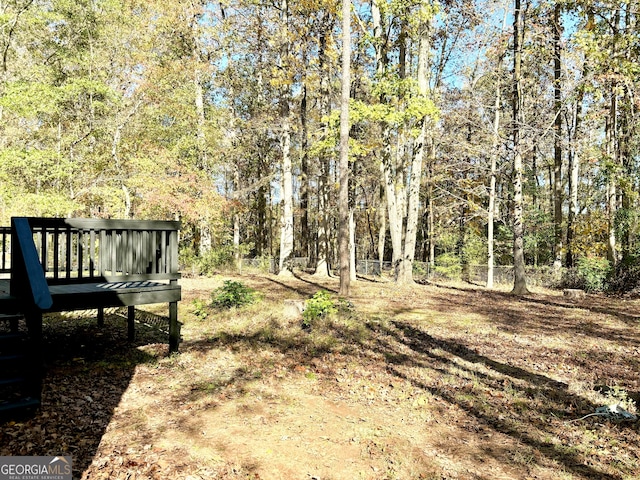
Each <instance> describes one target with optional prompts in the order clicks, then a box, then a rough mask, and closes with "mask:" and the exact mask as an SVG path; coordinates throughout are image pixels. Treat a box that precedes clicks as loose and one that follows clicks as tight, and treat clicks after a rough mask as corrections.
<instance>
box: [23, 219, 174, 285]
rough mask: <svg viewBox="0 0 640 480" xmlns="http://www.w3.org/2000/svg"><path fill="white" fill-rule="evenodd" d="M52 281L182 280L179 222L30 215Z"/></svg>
mask: <svg viewBox="0 0 640 480" xmlns="http://www.w3.org/2000/svg"><path fill="white" fill-rule="evenodd" d="M28 220H29V225H30V226H31V230H32V232H33V236H34V240H35V243H36V250H37V252H38V256H39V258H40V263H41V264H42V267H43V270H44V272H45V277H46V278H47V281H48V282H49V284H50V285H54V284H67V283H83V282H90V281H99V280H106V281H127V280H133V279H136V280H177V279H179V278H180V273H179V271H178V232H179V229H180V222H176V221H155V220H151V221H149V220H102V219H80V218H29V219H28Z"/></svg>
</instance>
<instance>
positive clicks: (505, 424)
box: [384, 322, 618, 480]
mask: <svg viewBox="0 0 640 480" xmlns="http://www.w3.org/2000/svg"><path fill="white" fill-rule="evenodd" d="M393 326H394V327H395V328H394V329H390V330H389V334H390V335H391V336H392V337H395V339H396V340H397V341H398V342H400V343H401V344H403V345H406V346H408V347H409V348H410V349H411V351H413V352H415V353H417V354H420V355H423V356H426V357H427V359H428V360H427V361H426V362H425V360H418V361H416V360H415V359H414V358H413V356H410V357H408V358H405V359H404V360H403V361H402V362H400V363H398V362H394V361H391V362H390V364H391V366H390V367H389V368H390V369H391V370H392V371H394V372H395V373H396V374H397V375H398V376H399V377H401V378H403V379H405V380H407V381H410V382H411V383H412V384H413V385H415V386H416V387H418V388H420V389H422V390H425V391H428V392H430V393H431V394H432V395H435V396H437V397H439V398H441V399H443V400H444V401H445V402H447V403H449V404H451V405H456V406H457V407H460V408H461V409H462V410H464V411H466V412H467V413H468V414H470V415H472V416H473V417H475V418H476V419H477V420H478V421H479V422H480V423H482V424H484V425H486V426H487V427H489V428H491V429H493V430H495V431H497V432H500V433H503V434H507V435H509V436H511V437H513V438H514V439H516V440H517V441H519V442H522V443H524V444H525V445H527V446H529V447H531V448H532V449H534V450H535V451H536V452H539V453H540V454H541V455H543V456H545V457H546V458H547V459H549V460H551V461H553V462H557V463H559V464H561V465H563V466H564V469H565V470H566V471H569V472H571V473H573V474H576V475H581V476H585V477H587V478H598V479H612V480H613V479H615V478H618V477H617V476H613V475H609V474H606V473H605V472H602V471H601V470H599V469H598V468H596V467H593V466H590V465H585V464H584V463H583V460H582V459H580V458H579V455H577V454H574V453H570V450H569V449H561V448H559V446H558V445H556V444H554V443H553V442H551V441H544V440H543V439H544V438H545V436H547V437H549V435H550V434H552V433H553V432H552V429H551V428H549V427H547V425H545V424H544V423H540V422H539V418H540V415H543V416H544V417H548V416H553V417H558V418H568V416H569V415H570V414H572V413H573V412H574V411H575V409H576V408H578V409H583V410H586V411H593V410H594V409H595V407H596V406H595V405H593V404H592V403H591V402H589V401H588V400H586V399H584V398H583V397H581V396H579V395H575V394H572V393H570V392H568V391H567V385H566V384H564V383H562V382H558V381H556V380H553V379H551V378H549V377H546V376H544V375H539V374H535V373H532V372H529V371H527V370H525V369H522V368H518V367H514V366H512V365H508V364H505V363H501V362H497V361H495V360H493V359H491V358H488V357H486V356H483V355H479V354H478V353H477V352H475V351H473V350H471V349H469V348H467V347H466V346H464V345H461V344H459V343H457V342H452V341H449V340H444V339H437V338H435V337H433V336H431V335H429V334H428V333H426V332H424V331H422V330H421V329H419V328H416V327H415V326H413V325H410V324H408V323H404V322H393ZM384 348H390V345H386V346H384ZM392 350H393V348H392ZM434 351H435V352H438V351H444V352H446V353H448V354H451V355H452V356H453V357H454V359H455V358H456V357H457V358H459V359H462V360H464V361H465V362H469V363H471V364H481V365H484V366H485V367H488V369H489V371H495V372H498V373H500V374H502V375H503V376H506V377H511V378H513V379H517V380H520V381H521V382H510V384H509V388H510V389H516V390H520V395H521V396H523V397H525V398H544V399H546V401H547V403H548V404H549V405H548V406H545V407H543V408H538V409H537V410H536V411H531V412H529V413H530V417H529V418H526V417H525V416H523V415H517V414H516V415H514V412H505V411H503V410H501V408H500V407H501V405H500V402H495V404H494V405H488V403H489V404H490V402H491V396H486V397H485V398H480V397H482V395H477V398H475V399H474V398H473V397H470V396H469V395H468V393H467V394H465V395H459V394H458V392H457V391H456V388H448V387H446V386H433V385H429V384H426V383H425V382H424V381H422V380H420V379H419V378H416V377H413V376H411V375H407V373H405V371H406V370H405V369H400V368H398V367H400V366H407V363H408V364H409V365H411V366H412V367H418V368H425V367H428V368H434V366H433V364H432V362H433V363H436V364H439V365H440V367H439V370H441V371H442V372H447V371H450V369H449V367H455V368H456V369H460V365H459V364H457V363H455V362H454V361H453V360H452V359H451V358H447V357H446V356H444V355H440V354H438V353H435V352H434ZM471 371H473V370H471ZM474 377H475V378H476V381H477V380H478V379H480V381H481V382H482V383H483V384H484V386H485V387H488V388H490V389H494V390H497V391H499V390H500V388H501V383H500V381H499V379H498V378H497V376H493V375H492V374H480V373H479V372H477V371H475V372H474ZM488 406H490V407H493V408H487V407H488Z"/></svg>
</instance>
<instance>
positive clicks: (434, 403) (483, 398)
mask: <svg viewBox="0 0 640 480" xmlns="http://www.w3.org/2000/svg"><path fill="white" fill-rule="evenodd" d="M230 278H233V279H234V280H237V281H241V282H243V283H244V284H246V285H248V286H250V287H252V288H254V289H255V290H256V291H257V292H258V293H259V296H260V297H261V298H260V300H259V301H258V302H256V303H254V304H252V305H249V306H247V307H243V308H239V309H231V310H228V311H218V310H215V309H213V308H211V307H209V306H208V304H209V302H210V295H211V292H212V291H213V290H214V289H215V288H217V287H220V286H221V285H222V282H223V280H225V279H230ZM181 283H182V285H183V301H182V302H181V304H180V311H179V314H180V318H181V320H182V321H183V322H184V325H183V329H182V335H183V342H182V344H181V346H180V353H179V354H177V355H171V356H169V355H168V354H167V345H166V335H165V334H164V333H162V332H161V331H160V330H159V329H158V328H157V326H158V325H157V324H158V322H155V324H154V325H147V324H149V323H154V322H151V321H150V320H144V319H143V320H144V321H143V323H141V324H139V325H138V338H137V340H136V342H135V344H130V343H127V342H126V340H125V339H126V323H125V321H124V319H123V318H121V316H119V315H117V314H116V313H115V312H114V313H112V314H111V315H108V316H107V319H106V320H107V321H106V328H102V329H99V328H98V327H97V326H96V325H95V319H93V318H92V317H91V315H78V314H74V315H67V316H60V317H51V318H48V319H47V321H46V325H45V335H46V342H47V343H46V351H45V358H46V362H47V377H46V379H45V385H44V390H43V405H42V408H41V410H40V411H39V412H38V413H37V415H36V416H35V417H34V418H30V419H27V420H23V421H20V422H16V421H12V422H8V423H5V424H2V426H1V432H0V455H54V454H55V455H61V454H64V455H72V457H73V461H74V478H82V479H122V480H125V479H138V480H140V479H163V480H164V479H169V478H170V479H189V480H196V479H215V478H221V479H240V478H242V479H249V478H250V479H265V480H271V479H273V480H275V479H301V480H302V479H319V480H330V479H335V480H337V479H345V480H347V479H484V480H494V479H554V480H555V479H587V478H589V479H633V478H640V436H639V434H638V426H639V423H638V422H636V421H631V420H624V419H621V418H620V419H615V418H608V417H605V416H601V415H592V414H593V413H595V412H596V408H598V407H601V406H608V405H614V404H615V405H619V406H621V407H624V408H625V411H628V412H631V413H635V402H636V401H637V400H638V399H639V397H640V395H639V393H638V392H640V387H639V383H638V382H639V380H638V366H639V365H638V363H639V356H638V354H639V351H640V329H639V325H638V320H639V319H640V302H639V301H638V300H635V299H629V298H626V299H625V298H609V297H604V296H596V295H588V296H587V297H586V298H585V299H583V300H571V299H567V298H565V297H563V296H562V293H561V292H553V291H535V292H534V293H533V294H531V295H529V296H526V297H514V296H511V295H509V294H508V293H506V292H504V291H499V290H498V291H486V290H484V289H483V288H481V287H479V286H474V285H436V284H427V285H414V286H411V287H398V286H396V285H395V284H393V283H391V282H387V281H382V280H378V279H363V280H362V281H358V282H357V283H356V284H354V285H353V295H352V297H351V298H350V299H349V301H348V302H338V296H337V293H336V291H337V288H338V282H337V280H336V279H317V278H315V277H313V276H310V275H306V274H299V275H297V276H296V277H285V278H281V277H277V276H272V275H264V274H246V275H243V276H234V277H230V276H218V277H216V278H211V279H201V278H198V279H183V280H182V281H181ZM319 290H326V291H328V292H329V293H331V294H332V298H333V299H335V301H336V304H338V303H339V304H340V305H341V307H340V309H339V311H338V312H337V313H336V314H334V315H331V316H329V317H327V318H322V319H319V320H317V321H315V322H313V323H312V324H311V328H310V329H309V328H302V321H301V318H300V317H298V316H296V315H292V314H290V310H287V309H286V308H284V307H283V302H284V300H285V299H299V300H304V299H308V298H310V297H311V296H312V295H314V294H315V293H316V292H318V291H319ZM155 313H158V314H163V311H162V309H158V310H156V311H155ZM150 318H154V317H153V315H151V316H150Z"/></svg>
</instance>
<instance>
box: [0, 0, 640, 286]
mask: <svg viewBox="0 0 640 480" xmlns="http://www.w3.org/2000/svg"><path fill="white" fill-rule="evenodd" d="M639 16H640V1H638V0H620V1H593V0H579V1H566V0H555V1H554V0H548V1H544V0H510V1H502V0H477V1H471V0H463V1H449V0H442V1H439V2H437V1H427V0H422V1H420V0H371V1H368V0H367V1H360V0H353V1H352V2H351V18H350V20H351V22H350V37H349V38H350V40H351V42H350V43H351V56H350V60H351V65H350V70H351V72H350V77H349V79H350V82H349V87H350V88H349V91H350V94H349V97H350V101H349V110H348V113H349V115H348V116H349V119H350V123H349V127H348V133H349V158H348V166H349V182H348V183H349V185H348V187H349V188H348V199H349V207H348V209H349V215H348V217H349V223H350V226H351V230H352V233H351V239H352V242H351V244H352V255H354V256H356V257H357V258H370V259H384V260H388V261H392V262H393V264H394V266H395V272H396V279H397V281H399V282H410V281H411V280H412V272H413V262H414V260H415V261H421V262H428V264H429V265H430V266H431V267H432V268H435V267H437V266H438V265H442V266H446V265H452V264H455V265H465V264H484V265H487V264H488V265H489V267H488V268H489V271H490V272H491V271H492V268H493V265H514V266H515V267H516V268H515V272H516V282H515V283H516V286H515V288H514V291H520V292H522V291H526V288H527V287H526V283H524V277H522V278H520V280H522V282H521V283H520V285H518V279H519V276H520V277H521V276H522V275H523V272H524V265H525V264H526V265H548V266H554V267H555V268H556V269H557V270H560V269H561V268H563V267H569V268H572V267H575V266H576V265H579V264H580V262H583V264H584V263H585V262H586V263H589V262H591V263H592V264H593V263H594V262H595V263H598V262H600V263H598V264H599V265H602V264H606V265H607V266H608V267H610V268H611V269H613V271H617V272H629V271H631V270H632V269H633V268H634V267H635V265H636V258H637V257H638V256H640V251H639V249H640V245H639V242H638V235H637V234H638V229H639V219H638V215H639V212H640V210H639V209H640V205H638V201H637V197H638V192H639V188H640V185H639V183H640V175H639V174H640V171H639V170H640V165H639V163H638V160H639V159H640V158H639V153H640V152H639V141H638V139H639V136H638V129H639V128H640V127H639V125H640V114H639V110H640V92H638V93H639V95H636V92H637V91H638V90H637V89H638V87H640V61H639V60H640V59H639V56H640V33H639V32H640V30H639V27H638V25H637V21H638V17H639ZM342 20H343V15H342V3H341V2H336V1H335V0H302V1H295V2H294V1H289V0H222V1H220V2H208V1H202V0H161V1H160V0H0V62H1V64H0V125H1V127H0V222H1V223H2V224H3V225H7V224H8V223H9V219H10V217H11V216H14V215H21V216H90V217H102V218H158V219H179V220H181V221H182V222H183V230H182V243H183V246H182V255H183V261H184V262H186V263H192V264H199V265H201V266H202V268H203V269H206V266H207V265H215V264H216V263H217V262H224V261H228V260H230V261H233V259H234V256H235V257H238V256H240V255H246V256H252V257H263V258H268V257H272V258H275V259H276V263H277V265H278V267H279V270H281V271H287V270H289V269H290V268H291V263H290V261H291V259H292V258H293V257H307V258H308V259H309V260H308V261H309V265H308V266H309V267H310V268H312V269H315V271H316V273H317V274H318V275H327V274H329V272H330V269H332V268H336V267H337V252H338V211H339V209H338V198H339V190H340V189H339V187H340V182H339V178H340V169H339V160H340V155H339V152H340V148H339V143H340V142H339V140H340V123H341V121H340V118H341V115H340V106H341V80H342V72H343V66H342V63H341V52H342V46H343V43H344V42H343V32H342V28H343V27H342V25H344V23H343V22H342ZM346 24H348V22H347V23H346ZM514 260H515V262H514ZM519 272H520V273H519ZM620 275H622V274H620ZM490 278H491V277H490Z"/></svg>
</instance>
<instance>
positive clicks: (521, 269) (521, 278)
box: [512, 0, 529, 295]
mask: <svg viewBox="0 0 640 480" xmlns="http://www.w3.org/2000/svg"><path fill="white" fill-rule="evenodd" d="M523 42H524V11H523V10H522V5H521V0H515V9H514V12H513V100H512V108H513V126H512V129H513V133H512V136H513V274H514V282H513V290H512V293H514V294H516V295H525V294H527V293H529V290H528V288H527V279H526V272H525V263H524V224H523V198H522V170H523V155H522V152H523V150H524V142H523V138H522V129H523V127H524V124H525V121H524V102H523V85H522V84H523V79H522V45H523Z"/></svg>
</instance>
